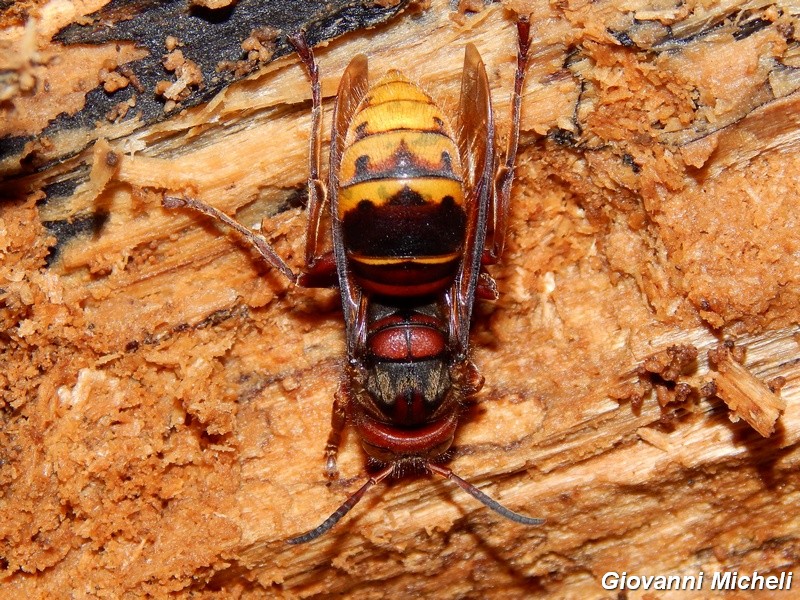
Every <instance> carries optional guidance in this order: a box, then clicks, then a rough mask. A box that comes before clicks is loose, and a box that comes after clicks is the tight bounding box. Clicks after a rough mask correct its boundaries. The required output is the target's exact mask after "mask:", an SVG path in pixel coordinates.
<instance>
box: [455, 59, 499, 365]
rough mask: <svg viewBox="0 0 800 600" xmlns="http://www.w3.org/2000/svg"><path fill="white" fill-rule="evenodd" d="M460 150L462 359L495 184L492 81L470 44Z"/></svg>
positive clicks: (458, 316) (458, 331) (458, 330)
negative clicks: (463, 236) (464, 219)
mask: <svg viewBox="0 0 800 600" xmlns="http://www.w3.org/2000/svg"><path fill="white" fill-rule="evenodd" d="M459 115H460V121H459V127H458V146H459V151H460V152H461V161H462V164H463V165H464V186H465V189H466V191H467V194H466V199H465V208H466V211H467V232H466V241H465V245H464V258H463V259H462V261H461V267H460V269H459V273H458V276H457V277H456V281H455V284H454V287H453V290H452V292H451V303H452V305H453V307H452V309H451V310H452V311H453V313H452V316H451V319H452V321H451V322H452V323H453V330H454V331H453V335H454V338H455V340H454V341H455V342H456V343H457V344H458V352H459V354H463V356H464V357H466V353H467V350H468V347H469V324H470V319H471V318H472V306H473V304H474V302H475V288H476V286H477V284H478V279H479V277H480V270H481V256H482V254H483V248H484V244H485V241H486V225H487V219H488V214H489V209H490V206H491V201H492V193H493V187H494V186H493V180H494V137H495V132H494V120H493V117H492V99H491V95H490V92H489V80H488V79H487V77H486V68H485V67H484V66H483V60H481V56H480V54H478V50H477V48H475V46H474V45H473V44H468V45H467V48H466V53H465V56H464V70H463V73H462V78H461V100H460V106H459Z"/></svg>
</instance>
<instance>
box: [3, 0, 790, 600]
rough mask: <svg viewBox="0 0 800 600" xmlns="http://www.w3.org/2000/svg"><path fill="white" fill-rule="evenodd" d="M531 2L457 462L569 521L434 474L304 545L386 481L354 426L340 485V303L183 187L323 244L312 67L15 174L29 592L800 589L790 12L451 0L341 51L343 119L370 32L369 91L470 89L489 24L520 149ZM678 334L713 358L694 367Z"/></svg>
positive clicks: (20, 548)
mask: <svg viewBox="0 0 800 600" xmlns="http://www.w3.org/2000/svg"><path fill="white" fill-rule="evenodd" d="M30 4H32V5H34V6H36V4H35V3H30ZM88 4H89V3H78V2H75V3H70V6H73V7H83V8H81V9H80V10H87V11H88V6H87V5H88ZM95 4H99V3H95ZM39 8H40V10H41V6H40V7H39ZM93 9H94V8H93ZM513 11H517V12H521V13H530V14H531V18H532V23H533V30H534V39H533V46H532V65H531V69H530V72H529V75H528V80H527V84H526V89H525V96H524V104H523V123H522V127H523V140H522V142H523V143H522V148H521V151H520V157H519V169H518V173H517V180H516V187H515V192H514V196H513V199H512V205H513V206H512V215H511V233H510V236H509V240H508V246H507V249H506V254H505V257H504V262H503V264H502V265H499V266H498V267H495V268H493V273H494V274H495V276H496V278H497V280H498V285H499V290H500V293H501V298H500V300H499V301H498V302H496V303H493V304H490V303H481V304H480V305H479V306H478V308H477V309H476V315H475V319H474V325H473V332H472V340H473V349H474V356H473V358H474V360H475V362H476V364H477V365H478V366H479V368H480V369H481V371H482V373H483V374H484V376H485V377H486V386H485V388H484V391H483V392H481V394H480V395H479V396H478V397H477V399H476V401H475V403H474V404H473V405H471V406H470V407H468V409H467V410H466V412H465V416H464V419H463V422H462V425H461V427H460V430H459V433H458V436H457V439H456V447H455V451H454V454H453V458H452V461H451V462H450V466H451V467H452V469H453V470H454V471H455V472H456V473H458V474H459V475H461V476H462V477H464V478H465V479H467V480H468V481H470V482H472V483H474V484H475V485H477V486H478V487H480V488H481V489H483V490H485V491H486V492H487V493H490V494H491V495H492V496H493V497H495V498H497V499H498V500H500V501H501V502H503V503H504V504H506V505H508V506H509V507H510V508H512V509H514V510H519V511H521V512H525V513H526V514H532V515H535V516H542V517H545V518H546V519H547V522H546V523H545V524H544V525H542V526H540V527H535V528H526V527H521V526H519V525H515V524H513V523H509V522H504V521H503V520H501V519H500V518H499V517H498V516H497V515H495V514H493V513H491V512H490V511H488V510H486V509H485V508H484V507H482V506H481V505H480V504H478V503H476V502H475V501H474V500H473V499H472V498H470V497H469V496H467V495H466V494H463V493H462V492H461V491H460V490H458V489H457V488H456V487H455V486H452V485H449V484H448V483H447V482H445V481H439V480H436V479H429V478H424V477H421V478H411V479H407V480H402V481H397V482H391V483H390V484H388V485H382V486H381V487H380V488H377V489H376V490H374V492H372V493H371V494H370V495H369V496H368V497H367V498H365V499H364V501H363V502H362V503H361V504H360V505H359V506H358V507H357V508H356V509H354V510H353V511H352V513H351V514H350V515H348V516H347V517H346V519H345V520H344V521H342V523H341V524H340V525H338V526H337V527H336V528H335V529H334V530H333V531H332V532H331V533H330V534H328V535H327V536H324V537H323V538H321V539H319V540H317V541H315V542H314V543H311V544H308V545H306V546H301V547H292V546H289V545H287V544H286V542H285V540H286V539H287V538H289V537H291V536H293V535H296V534H298V533H300V532H302V531H305V530H307V529H308V528H310V527H312V526H315V525H316V524H318V523H319V522H320V521H321V520H322V519H323V518H325V517H326V516H327V515H328V514H329V513H330V512H331V511H332V510H333V509H335V507H336V506H338V505H339V504H340V503H341V502H342V500H343V499H344V498H345V497H346V496H347V495H348V494H349V493H351V492H352V491H353V490H354V489H356V488H357V487H358V486H359V485H360V484H361V483H362V482H363V481H364V477H365V471H364V456H363V453H362V452H361V451H360V449H359V445H358V440H357V439H355V436H354V435H353V433H352V432H349V433H347V434H346V435H345V439H344V442H343V447H342V451H341V459H340V463H339V466H340V472H341V479H340V480H338V481H336V482H334V483H332V484H328V483H327V482H326V480H325V477H324V476H323V458H322V455H323V448H324V443H325V439H326V437H327V434H328V427H329V422H330V408H331V404H332V401H333V394H334V391H335V390H336V388H337V385H338V381H339V378H340V377H341V357H342V355H343V335H342V334H343V331H342V329H343V327H342V323H341V313H340V308H339V304H338V297H337V294H336V292H335V291H332V290H317V291H309V290H302V289H295V288H292V287H291V286H289V285H288V284H287V283H286V282H285V281H283V280H282V279H281V278H280V276H279V275H278V274H275V273H272V272H269V271H268V270H267V269H266V268H265V267H264V266H263V265H262V264H261V263H260V262H259V261H258V259H257V257H255V256H254V254H253V253H252V252H250V251H249V250H248V249H247V247H246V246H245V245H244V243H243V242H242V241H241V240H239V239H237V237H236V236H235V235H233V234H231V233H229V232H225V231H223V230H221V229H220V228H218V227H216V226H215V225H214V224H211V223H208V222H207V221H204V220H203V219H202V218H199V217H198V216H196V215H194V214H192V213H187V212H180V211H167V210H165V209H163V208H161V205H160V202H161V197H162V196H163V194H164V193H181V192H190V193H192V194H195V195H197V196H198V197H201V198H203V199H205V200H207V201H208V202H211V203H213V204H214V205H215V206H216V207H218V208H220V209H221V210H224V211H225V212H227V213H228V214H230V215H235V216H236V217H237V219H239V220H240V221H241V222H243V223H245V224H247V225H248V226H254V227H260V228H261V231H262V232H264V235H265V236H266V237H267V239H269V240H270V241H271V242H273V243H274V245H275V247H276V250H277V251H278V252H279V253H280V254H281V255H282V256H284V257H287V259H288V260H289V261H290V262H291V263H292V264H293V265H299V264H300V261H301V257H302V249H303V231H304V229H303V227H304V213H303V210H302V206H301V205H302V186H303V184H304V179H305V176H306V172H307V171H306V165H305V153H306V151H307V131H308V126H309V122H310V118H309V115H308V106H309V103H308V98H309V94H310V91H309V86H308V80H307V78H306V75H305V73H304V71H303V69H302V68H301V66H300V65H299V64H298V62H297V60H296V59H295V58H293V57H291V56H287V57H284V58H280V59H278V60H276V61H274V62H271V63H269V64H268V65H266V66H264V67H263V68H262V69H260V70H259V71H258V72H256V73H255V74H254V75H252V76H250V77H249V78H247V79H244V80H242V81H238V82H235V83H233V84H231V85H230V86H228V87H226V88H224V89H222V90H221V91H220V92H219V93H218V94H216V95H215V96H214V97H213V98H211V99H210V100H209V101H208V102H206V103H201V104H198V105H196V106H192V107H187V108H186V109H185V110H182V111H178V112H176V113H174V114H170V115H169V118H165V119H163V120H159V121H156V122H153V123H151V124H148V125H147V126H145V127H140V128H137V129H132V130H131V131H129V132H121V130H119V129H115V134H114V136H113V139H112V136H108V135H107V132H108V128H107V127H106V126H105V125H103V126H98V127H97V128H94V129H89V130H87V131H84V132H82V133H81V135H82V136H84V137H83V138H82V141H81V144H83V145H85V143H89V144H90V145H88V146H86V149H85V150H81V151H78V152H76V153H75V154H74V155H72V156H66V157H63V159H60V160H58V161H53V162H47V163H43V164H44V165H45V166H43V167H41V168H40V169H38V170H37V169H34V170H30V169H28V170H26V169H24V168H22V167H24V163H20V165H22V166H21V167H18V168H15V167H13V165H12V167H9V169H10V170H6V171H4V173H5V175H4V177H5V178H4V180H3V182H2V190H3V197H4V198H5V200H3V204H2V208H0V210H2V214H0V218H1V219H2V220H1V221H0V225H1V227H0V249H1V250H2V252H3V255H2V256H3V259H2V261H0V289H1V290H2V291H0V294H1V295H0V297H1V298H2V306H0V323H2V334H0V335H2V364H3V365H4V368H3V369H2V373H0V409H1V411H0V412H1V414H2V426H1V427H0V449H1V450H0V489H2V492H3V494H2V497H1V498H0V507H1V508H0V567H2V569H3V571H2V576H0V577H1V579H0V580H1V581H2V582H3V585H2V589H0V596H4V597H20V596H22V595H23V594H27V595H30V596H32V597H38V596H43V595H47V596H50V597H68V595H69V592H67V590H70V591H71V592H72V593H74V594H76V595H77V594H80V593H85V594H86V595H87V596H91V595H97V596H101V595H106V596H111V597H142V596H146V595H151V596H154V597H165V596H166V595H168V594H172V595H176V596H188V595H190V594H192V595H194V596H195V597H209V598H211V597H241V598H247V597H254V598H255V597H264V595H265V594H267V595H276V596H279V597H305V598H312V597H313V598H328V597H333V596H335V595H344V597H352V598H382V597H389V596H391V597H408V596H418V595H422V594H428V595H430V596H432V597H437V598H486V597H490V598H518V597H523V596H524V597H530V596H533V597H536V596H540V597H553V598H569V597H581V598H607V597H610V596H611V595H613V594H616V592H611V591H608V590H605V589H603V588H602V586H601V579H602V576H603V575H604V574H605V573H607V572H610V571H616V572H620V573H621V572H623V571H626V572H628V573H631V574H634V573H635V574H640V575H658V574H665V575H672V574H677V575H692V574H696V573H698V572H700V571H703V572H706V573H709V574H710V573H711V572H713V571H722V570H738V571H739V572H742V573H745V572H752V571H754V570H757V571H759V573H763V574H767V573H780V572H787V571H794V572H795V576H794V578H795V579H796V580H798V581H800V574H798V573H797V571H798V563H799V562H800V540H798V535H797V532H798V531H800V511H798V509H797V506H798V504H799V501H800V478H799V477H798V475H797V473H798V466H799V465H800V450H799V449H800V367H799V366H798V364H800V362H798V356H800V352H799V351H798V339H799V338H798V325H797V324H798V322H800V314H799V311H800V309H799V308H798V306H800V303H798V295H799V294H800V265H799V264H798V262H797V260H796V257H797V256H798V254H800V224H798V221H797V218H796V215H797V214H798V213H797V206H798V201H797V196H796V181H795V179H796V177H795V175H794V174H795V173H797V172H798V169H799V168H800V162H799V161H800V159H798V158H797V156H798V153H797V152H796V149H797V139H798V136H797V130H798V129H797V123H796V112H797V111H795V110H794V106H795V105H796V103H797V101H798V100H797V98H798V92H797V85H795V83H796V82H797V81H798V80H797V79H796V68H797V65H796V62H797V58H796V57H797V48H798V42H797V40H796V39H795V33H794V32H795V31H800V28H798V27H796V25H797V23H796V22H795V21H796V18H795V17H794V16H792V15H791V11H788V10H782V9H781V8H780V7H778V6H767V7H764V6H763V5H761V4H758V5H755V4H752V3H747V2H737V3H725V4H723V3H716V4H714V3H712V4H711V5H709V4H708V3H706V4H704V5H703V6H702V7H701V6H700V5H697V4H693V3H688V4H682V5H681V6H680V7H678V8H674V9H664V10H654V9H653V8H652V7H651V6H649V5H645V3H640V4H637V3H633V4H630V3H629V4H628V5H626V6H625V7H624V8H623V7H621V6H620V5H618V4H615V3H611V2H600V3H589V4H584V3H575V4H563V3H561V4H553V5H547V4H542V3H528V2H524V1H516V2H509V3H507V4H506V5H504V6H498V5H493V6H491V7H489V8H486V9H485V10H483V11H481V12H479V13H476V14H472V13H468V14H466V15H461V14H458V13H452V12H450V10H449V8H448V5H447V3H446V2H439V1H434V2H432V3H431V6H430V7H429V8H427V9H425V8H419V9H417V11H416V12H407V13H405V14H403V15H402V16H400V17H399V18H396V19H394V20H393V21H391V22H389V23H387V24H384V25H381V26H378V27H376V28H374V29H371V30H361V31H356V32H352V33H349V34H347V35H346V36H344V37H343V38H339V39H337V40H336V41H333V42H330V43H328V44H327V45H326V46H324V47H319V48H317V49H316V51H317V56H318V60H319V62H320V68H321V72H322V87H323V95H324V96H325V98H326V102H325V119H326V122H327V123H330V108H331V102H330V100H331V97H332V95H333V94H334V93H335V89H336V86H337V84H338V77H339V75H340V74H341V72H342V71H343V69H344V67H345V65H346V64H347V62H348V61H349V59H350V58H351V57H352V56H353V55H354V54H357V53H359V52H363V53H366V54H367V55H368V56H369V59H370V71H371V73H372V76H373V77H376V76H379V75H380V74H381V73H383V72H384V71H385V70H386V69H389V68H398V69H400V70H402V71H403V72H404V73H405V74H406V75H408V76H409V77H410V78H413V79H415V80H418V81H420V82H421V83H422V84H423V85H424V86H425V88H426V89H427V90H428V91H429V92H430V93H431V95H432V96H433V97H434V98H436V99H438V100H439V101H440V102H441V103H442V104H443V105H444V106H445V107H454V106H455V105H456V101H457V95H458V89H459V73H460V68H461V62H462V60H463V58H462V57H463V47H464V45H465V44H466V43H467V42H469V41H472V42H474V43H475V44H476V45H477V47H478V48H479V50H480V52H481V54H482V56H483V59H484V61H485V63H486V64H487V66H488V74H489V79H490V84H491V87H492V91H493V97H494V102H495V108H496V110H497V114H498V127H499V130H500V132H499V133H500V135H501V138H502V136H503V135H505V132H506V130H507V115H508V114H509V104H508V102H509V96H510V90H511V85H512V78H513V62H512V61H513V56H514V52H515V48H514V26H513V19H514V12H513ZM78 12H80V11H78ZM76 14H77V13H76ZM48 18H52V16H50V17H48V15H47V14H46V13H45V12H40V13H39V21H38V23H40V24H42V25H41V26H40V27H41V29H35V30H34V32H35V34H36V35H35V39H36V43H37V44H38V45H39V46H38V51H40V52H44V51H47V50H52V47H51V45H52V44H55V42H53V41H52V39H51V38H52V35H53V31H52V30H51V29H52V28H51V29H48V28H46V27H44V25H46V24H48V23H51V21H48V20H47V19H48ZM75 18H77V17H75ZM25 31H26V30H25V27H24V23H20V24H19V25H14V24H13V23H12V24H10V25H9V27H8V30H7V39H8V40H11V42H9V43H13V44H27V46H25V47H26V48H29V47H30V43H31V42H30V39H28V38H25V35H26V33H25ZM27 35H29V36H30V35H32V34H31V33H30V32H29V33H28V34H27ZM26 40H27V41H26ZM112 51H113V52H117V50H115V49H113V48H111V47H109V46H103V45H101V46H99V47H98V48H97V49H95V52H98V53H102V52H112ZM421 57H424V58H421ZM101 62H102V61H101ZM91 64H92V65H94V64H95V63H91ZM21 68H22V67H20V69H21ZM92 69H95V66H87V72H90V71H91V70H92ZM15 72H19V71H15ZM37 72H38V71H37ZM90 74H91V75H92V77H93V76H94V72H91V73H90ZM84 75H85V73H84ZM61 77H62V78H63V79H64V80H65V81H69V80H71V78H72V77H73V76H72V75H70V74H69V73H63V74H62V75H61ZM61 83H62V84H63V82H61ZM55 89H61V88H59V87H58V86H55ZM20 94H22V95H23V96H24V93H23V92H22V91H21V92H20ZM84 94H85V93H84ZM23 100H24V98H23V99H22V100H20V102H21V101H23ZM29 101H31V102H34V101H38V102H45V103H46V101H47V100H46V99H45V98H38V99H37V98H36V95H35V94H34V95H33V96H31V98H29ZM51 101H52V99H51ZM0 108H2V109H3V110H5V105H2V106H0ZM27 126H28V127H29V131H30V132H31V133H33V132H35V131H36V130H37V129H36V128H37V127H41V123H39V122H38V121H34V120H31V121H30V122H28V124H27ZM21 127H23V129H24V128H25V124H22V125H21ZM63 135H65V136H66V135H70V132H69V131H64V132H63ZM72 135H75V133H74V132H73V133H72ZM79 146H80V147H82V146H81V145H80V144H77V145H75V146H73V147H79ZM5 164H7V163H4V165H5ZM8 164H10V163H8ZM262 219H263V223H262ZM59 224H61V225H59ZM63 224H69V226H70V229H69V232H68V234H63V235H62V233H61V232H62V231H63V230H62V229H59V227H62V226H64V225H63ZM48 228H49V229H48ZM56 239H58V240H60V241H59V242H58V244H57V245H56V246H55V247H56V248H57V253H56V254H51V249H52V248H53V247H54V245H55V244H56ZM726 340H728V341H733V342H734V343H735V347H736V348H737V349H741V354H742V361H743V362H742V364H741V365H739V366H737V367H735V368H736V369H741V372H743V373H744V374H745V375H746V377H747V378H749V379H748V381H751V382H756V383H757V385H758V386H761V387H760V388H759V389H762V391H763V389H766V388H764V386H766V385H767V384H769V383H771V382H774V381H775V380H776V378H778V377H782V378H783V382H782V383H783V386H782V388H781V389H780V391H779V397H780V401H779V403H780V405H781V406H782V404H784V403H785V410H783V411H782V414H780V416H778V417H777V418H776V420H775V430H774V432H773V433H771V434H769V435H767V436H762V435H761V434H759V433H758V432H756V431H755V430H753V429H752V428H751V427H750V425H749V424H748V423H747V422H746V421H745V420H740V421H739V422H736V423H733V422H731V419H730V416H731V414H732V413H731V411H730V410H729V408H728V406H727V405H726V403H725V402H724V401H723V400H722V399H721V398H720V397H718V396H717V395H716V394H714V393H713V389H712V388H711V387H709V383H710V382H711V381H712V380H714V379H715V378H716V379H717V380H718V381H719V377H720V372H719V371H714V370H713V367H714V365H713V364H712V365H711V366H709V362H708V352H709V351H710V350H714V349H716V348H718V347H719V345H720V343H721V342H724V341H726ZM676 347H683V348H693V349H694V350H696V358H695V359H693V360H688V359H685V357H686V356H687V355H686V354H685V353H684V354H682V355H681V356H683V357H684V358H683V359H679V360H677V359H676V360H675V361H673V360H671V359H669V352H670V351H669V349H670V348H676ZM665 357H667V358H665ZM737 364H738V363H737ZM737 372H739V371H737ZM758 382H760V383H758ZM769 393H770V394H772V392H769ZM720 395H721V396H724V392H721V393H720ZM744 396H745V397H747V394H745V395H744ZM735 410H738V409H735ZM764 433H769V432H768V431H767V430H766V429H765V430H764ZM77 581H80V582H81V585H83V586H84V588H82V589H78V588H77V587H76V583H75V582H77ZM764 594H766V592H764ZM629 597H637V598H638V597H645V596H644V593H643V592H642V591H641V590H640V591H637V592H631V593H630V595H629ZM659 597H660V598H684V597H687V598H691V597H698V598H699V597H714V595H713V593H712V592H710V591H709V590H708V589H706V591H705V592H704V593H703V594H702V595H691V593H689V592H679V591H672V592H663V593H660V595H659ZM725 597H726V598H727V597H737V596H736V595H735V594H734V595H729V596H725ZM741 597H744V596H741ZM749 597H752V596H750V595H748V598H749ZM755 597H759V596H758V595H755ZM761 597H765V598H766V597H768V596H766V595H763V596H761ZM787 597H788V596H787Z"/></svg>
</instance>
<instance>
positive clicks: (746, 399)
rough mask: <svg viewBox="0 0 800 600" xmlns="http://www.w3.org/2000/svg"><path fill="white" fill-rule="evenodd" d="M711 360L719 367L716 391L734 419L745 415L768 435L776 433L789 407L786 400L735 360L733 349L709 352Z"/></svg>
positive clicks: (761, 431)
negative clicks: (782, 414) (776, 425)
mask: <svg viewBox="0 0 800 600" xmlns="http://www.w3.org/2000/svg"><path fill="white" fill-rule="evenodd" d="M709 361H710V362H712V363H713V364H714V366H715V368H716V370H717V374H716V375H715V376H714V380H713V381H714V385H715V388H716V389H715V393H716V394H717V396H719V397H720V398H722V399H723V400H724V401H725V404H727V405H728V408H730V409H731V411H732V413H731V416H730V419H731V421H733V422H734V423H735V422H736V421H738V420H739V418H742V419H744V420H745V421H747V422H748V423H749V424H750V426H751V427H752V428H753V429H755V430H756V431H758V433H760V434H761V435H763V436H764V437H769V436H770V435H772V434H773V432H774V431H775V424H776V422H777V421H778V418H779V417H780V416H781V413H783V411H784V410H786V401H785V400H783V399H782V398H781V397H780V396H779V395H778V394H776V393H774V391H773V390H771V389H770V388H769V387H768V386H767V385H766V384H765V383H764V382H763V381H761V380H759V379H758V378H756V377H755V376H754V375H753V374H752V373H751V372H750V371H749V370H748V369H747V368H746V367H745V366H744V365H742V364H741V363H739V362H738V361H736V360H734V358H733V355H732V353H731V351H730V350H729V349H727V348H725V347H723V348H719V349H717V350H711V351H709Z"/></svg>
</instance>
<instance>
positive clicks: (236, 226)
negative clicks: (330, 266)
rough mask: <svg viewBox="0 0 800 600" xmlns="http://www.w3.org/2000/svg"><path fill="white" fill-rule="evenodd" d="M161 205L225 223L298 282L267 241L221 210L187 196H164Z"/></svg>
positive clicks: (270, 262) (268, 260)
mask: <svg viewBox="0 0 800 600" xmlns="http://www.w3.org/2000/svg"><path fill="white" fill-rule="evenodd" d="M161 204H162V205H163V206H164V208H178V207H182V206H185V207H187V208H191V209H192V210H195V211H197V212H199V213H202V214H204V215H206V216H209V217H211V218H212V219H216V220H217V221H221V222H222V223H225V225H227V226H228V227H230V228H231V229H233V230H235V231H236V232H237V233H239V234H241V236H242V237H243V238H244V239H245V240H247V241H248V242H249V243H250V244H251V245H252V246H253V247H254V248H255V249H256V251H257V252H258V253H259V254H260V255H261V256H262V257H263V258H264V260H265V261H267V262H268V263H269V264H270V265H272V266H273V267H274V268H276V269H278V271H280V272H281V273H283V274H284V275H285V276H286V278H287V279H289V280H290V281H292V282H293V283H297V282H298V276H297V274H295V272H294V271H292V269H291V267H289V265H287V264H286V262H285V261H284V260H283V259H282V258H281V257H280V256H278V254H277V253H276V252H275V250H273V249H272V246H270V245H269V243H268V242H267V240H265V239H264V238H263V237H261V236H260V235H258V234H257V233H255V232H254V231H251V230H250V229H248V228H247V227H245V226H244V225H242V224H241V223H239V222H238V221H235V220H234V219H232V218H231V217H229V216H228V215H226V214H225V213H224V212H222V211H221V210H219V209H217V208H214V207H213V206H211V205H210V204H206V203H205V202H202V201H200V200H196V199H194V198H188V197H185V196H164V199H163V200H162V201H161Z"/></svg>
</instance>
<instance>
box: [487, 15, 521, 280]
mask: <svg viewBox="0 0 800 600" xmlns="http://www.w3.org/2000/svg"><path fill="white" fill-rule="evenodd" d="M530 28H531V24H530V22H529V21H528V18H527V17H520V18H519V20H518V21H517V43H518V50H517V70H516V73H515V75H514V95H513V100H512V108H511V131H509V133H508V146H507V147H506V154H505V160H504V162H503V164H501V165H500V166H499V168H498V169H497V174H496V176H495V187H494V190H493V191H494V193H493V195H492V202H491V207H490V210H489V224H488V227H487V229H488V232H487V236H486V248H485V251H484V255H483V264H494V263H496V262H497V261H499V260H500V256H502V254H503V247H504V246H505V242H506V229H507V227H508V210H509V205H510V200H511V184H512V182H513V181H514V163H515V161H516V158H517V146H518V145H519V120H520V110H521V108H522V84H523V83H524V81H525V73H526V71H527V70H528V50H529V49H530V45H531V39H530Z"/></svg>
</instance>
